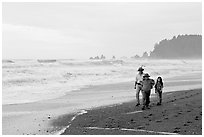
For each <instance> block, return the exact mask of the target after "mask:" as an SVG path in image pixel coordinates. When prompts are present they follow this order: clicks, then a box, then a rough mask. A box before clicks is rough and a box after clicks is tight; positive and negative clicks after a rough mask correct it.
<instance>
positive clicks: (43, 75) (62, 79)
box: [2, 59, 202, 104]
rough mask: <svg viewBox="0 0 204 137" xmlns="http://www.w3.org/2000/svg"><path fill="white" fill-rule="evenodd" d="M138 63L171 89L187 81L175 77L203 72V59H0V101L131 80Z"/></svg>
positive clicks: (44, 96)
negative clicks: (0, 83)
mask: <svg viewBox="0 0 204 137" xmlns="http://www.w3.org/2000/svg"><path fill="white" fill-rule="evenodd" d="M140 66H143V67H144V69H145V71H144V72H145V73H147V72H148V73H149V74H150V76H151V78H153V79H154V80H156V78H157V77H158V76H161V77H162V78H164V82H166V83H168V84H167V85H168V86H169V87H172V88H173V86H174V87H175V84H171V83H172V82H177V83H178V82H179V81H183V80H185V81H188V78H186V79H180V80H179V79H176V78H174V77H177V76H188V75H193V74H198V75H201V74H202V60H183V59H181V60H135V59H120V60H116V59H115V60H74V59H67V60H65V59H64V60H63V59H61V60H60V59H59V60H2V103H3V104H19V103H29V102H36V101H40V100H47V99H53V98H58V97H60V96H64V95H65V94H66V93H69V92H75V91H76V90H80V89H81V88H85V87H90V86H94V85H103V84H111V83H120V82H133V81H134V80H135V76H136V74H137V69H138V67H140ZM189 81H200V82H201V81H202V79H201V76H200V77H195V78H194V79H190V80H189ZM191 83H192V82H191ZM181 86H182V85H181ZM185 86H186V85H185Z"/></svg>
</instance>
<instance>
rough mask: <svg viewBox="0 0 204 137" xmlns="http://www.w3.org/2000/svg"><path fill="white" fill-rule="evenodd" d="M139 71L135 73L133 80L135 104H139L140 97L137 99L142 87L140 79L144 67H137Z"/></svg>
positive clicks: (141, 78)
mask: <svg viewBox="0 0 204 137" xmlns="http://www.w3.org/2000/svg"><path fill="white" fill-rule="evenodd" d="M138 71H139V73H138V74H137V75H136V80H135V89H136V102H137V103H136V106H139V105H140V99H139V94H140V91H141V89H142V85H141V81H142V80H143V75H144V73H143V71H144V69H143V68H142V67H139V68H138Z"/></svg>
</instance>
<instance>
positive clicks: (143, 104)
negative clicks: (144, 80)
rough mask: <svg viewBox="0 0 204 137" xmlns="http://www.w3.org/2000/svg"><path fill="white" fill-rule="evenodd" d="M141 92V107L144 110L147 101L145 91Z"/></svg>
mask: <svg viewBox="0 0 204 137" xmlns="http://www.w3.org/2000/svg"><path fill="white" fill-rule="evenodd" d="M141 92H142V109H143V110H144V109H145V106H146V102H147V97H146V92H145V91H141Z"/></svg>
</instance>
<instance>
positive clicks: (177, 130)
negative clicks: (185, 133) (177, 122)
mask: <svg viewBox="0 0 204 137" xmlns="http://www.w3.org/2000/svg"><path fill="white" fill-rule="evenodd" d="M180 129H181V128H179V127H175V128H174V131H173V133H179V132H180Z"/></svg>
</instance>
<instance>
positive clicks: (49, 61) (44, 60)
mask: <svg viewBox="0 0 204 137" xmlns="http://www.w3.org/2000/svg"><path fill="white" fill-rule="evenodd" d="M37 61H38V62H39V63H54V62H57V60H56V59H38V60H37Z"/></svg>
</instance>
